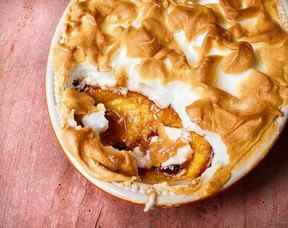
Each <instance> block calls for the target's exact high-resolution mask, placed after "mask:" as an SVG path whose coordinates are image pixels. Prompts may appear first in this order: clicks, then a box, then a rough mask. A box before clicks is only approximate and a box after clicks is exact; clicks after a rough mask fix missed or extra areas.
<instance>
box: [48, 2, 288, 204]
mask: <svg viewBox="0 0 288 228" xmlns="http://www.w3.org/2000/svg"><path fill="white" fill-rule="evenodd" d="M277 6H278V4H277V1H274V0H242V1H240V0H219V1H217V0H199V1H197V0H194V1H185V0H182V1H181V0H178V1H177V0H162V1H161V0H123V1H120V0H105V1H103V0H73V1H72V2H71V3H70V6H69V9H68V12H67V14H66V17H65V26H64V29H63V32H62V34H61V36H60V38H59V41H58V43H57V45H55V46H54V47H53V50H52V51H53V69H54V72H55V75H56V76H55V94H56V99H57V104H58V111H59V114H60V117H61V140H62V141H63V144H64V147H65V148H67V150H69V152H70V153H71V154H73V156H74V157H75V158H77V159H78V160H79V162H80V163H81V165H82V166H83V167H85V169H87V170H89V172H91V173H92V174H93V175H94V176H95V177H96V178H99V179H101V180H104V181H108V182H113V183H115V182H117V183H119V184H120V185H131V184H132V183H133V184H136V185H139V186H143V185H145V186H146V187H147V189H148V190H147V194H149V195H152V196H153V197H152V200H150V201H149V202H148V206H149V205H151V202H154V201H155V197H156V196H157V194H159V192H161V191H168V192H172V193H173V194H185V195H189V194H196V195H198V196H200V197H198V198H204V197H207V196H210V195H212V194H214V193H216V192H218V191H219V190H220V189H221V188H222V187H223V186H224V185H225V183H227V181H229V179H230V177H231V173H232V172H233V169H235V167H237V166H238V167H239V166H241V164H244V161H245V160H246V159H247V158H248V157H251V156H253V154H255V153H265V151H266V150H267V148H266V149H265V150H263V151H260V152H259V151H258V150H257V149H258V148H259V147H263V145H265V143H266V142H267V141H268V139H269V138H271V137H274V136H276V135H278V134H279V120H280V119H281V118H283V115H284V114H283V112H284V108H285V106H287V101H288V87H287V85H288V65H287V61H288V58H287V57H288V36H287V33H286V32H285V22H286V20H285V17H284V16H283V14H279V13H278V10H277ZM283 22H284V23H283ZM281 24H282V26H281ZM283 25H284V26H283ZM286 25H287V23H286Z"/></svg>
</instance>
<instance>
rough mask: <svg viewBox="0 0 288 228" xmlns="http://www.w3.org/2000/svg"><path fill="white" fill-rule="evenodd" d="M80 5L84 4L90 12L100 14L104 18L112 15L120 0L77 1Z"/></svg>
mask: <svg viewBox="0 0 288 228" xmlns="http://www.w3.org/2000/svg"><path fill="white" fill-rule="evenodd" d="M77 1H78V2H79V4H84V5H85V6H86V7H87V8H88V9H89V11H91V12H94V13H96V12H98V13H100V14H101V15H102V16H106V15H108V14H110V13H111V12H112V11H113V9H114V8H115V6H116V5H117V3H118V2H119V1H118V0H77Z"/></svg>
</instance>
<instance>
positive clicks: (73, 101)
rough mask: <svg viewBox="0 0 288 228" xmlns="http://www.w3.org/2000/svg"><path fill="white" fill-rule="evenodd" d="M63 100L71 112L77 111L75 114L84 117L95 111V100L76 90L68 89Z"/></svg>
mask: <svg viewBox="0 0 288 228" xmlns="http://www.w3.org/2000/svg"><path fill="white" fill-rule="evenodd" d="M63 100H64V102H65V104H66V105H67V107H68V108H69V109H70V110H75V114H79V115H82V114H87V113H88V112H91V111H93V110H95V106H94V104H95V101H94V99H93V98H92V97H91V96H89V95H88V94H86V93H84V92H78V91H77V90H75V89H66V90H65V91H64V94H63Z"/></svg>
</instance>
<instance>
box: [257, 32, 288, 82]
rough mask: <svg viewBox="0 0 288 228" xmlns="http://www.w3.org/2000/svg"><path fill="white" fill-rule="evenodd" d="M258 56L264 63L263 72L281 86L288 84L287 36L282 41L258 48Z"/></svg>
mask: <svg viewBox="0 0 288 228" xmlns="http://www.w3.org/2000/svg"><path fill="white" fill-rule="evenodd" d="M259 53H260V58H261V61H262V62H263V64H264V65H265V68H266V71H265V73H266V74H267V75H269V76H270V77H271V78H273V80H276V81H277V82H278V83H279V84H280V85H281V86H287V85H288V66H287V58H288V37H287V38H286V39H285V41H284V42H281V43H279V44H275V45H265V46H264V47H262V48H261V49H260V50H259Z"/></svg>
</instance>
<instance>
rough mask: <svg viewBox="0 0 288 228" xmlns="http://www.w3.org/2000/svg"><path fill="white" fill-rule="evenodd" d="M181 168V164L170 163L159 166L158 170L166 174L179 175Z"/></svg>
mask: <svg viewBox="0 0 288 228" xmlns="http://www.w3.org/2000/svg"><path fill="white" fill-rule="evenodd" d="M181 169H182V167H181V165H169V166H165V167H158V168H156V171H158V172H161V173H163V174H166V175H170V176H174V175H177V174H178V173H179V172H180V170H181Z"/></svg>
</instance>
